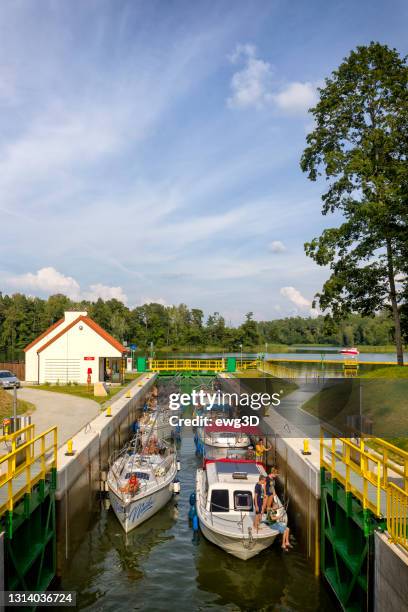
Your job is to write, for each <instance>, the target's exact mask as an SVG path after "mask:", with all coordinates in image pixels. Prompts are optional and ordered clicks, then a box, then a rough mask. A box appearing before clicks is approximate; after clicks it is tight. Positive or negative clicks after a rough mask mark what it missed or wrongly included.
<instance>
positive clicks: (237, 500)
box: [234, 491, 253, 512]
mask: <svg viewBox="0 0 408 612" xmlns="http://www.w3.org/2000/svg"><path fill="white" fill-rule="evenodd" d="M234 508H235V510H246V511H247V512H252V510H253V504H252V493H251V491H234Z"/></svg>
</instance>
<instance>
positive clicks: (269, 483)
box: [265, 465, 279, 512]
mask: <svg viewBox="0 0 408 612" xmlns="http://www.w3.org/2000/svg"><path fill="white" fill-rule="evenodd" d="M278 474H279V472H278V468H277V467H276V465H273V466H272V467H271V469H270V472H269V475H268V476H267V477H266V486H265V492H266V512H269V510H270V509H271V508H273V503H274V497H275V494H276V491H275V478H276V476H277V475H278Z"/></svg>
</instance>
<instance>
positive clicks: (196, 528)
mask: <svg viewBox="0 0 408 612" xmlns="http://www.w3.org/2000/svg"><path fill="white" fill-rule="evenodd" d="M193 531H198V516H197V515H196V514H195V515H194V516H193Z"/></svg>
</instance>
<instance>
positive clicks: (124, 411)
mask: <svg viewBox="0 0 408 612" xmlns="http://www.w3.org/2000/svg"><path fill="white" fill-rule="evenodd" d="M156 378H157V375H156V374H146V375H144V376H142V377H141V378H139V379H138V380H137V381H135V383H133V385H132V386H131V387H130V394H131V397H130V398H126V397H125V396H124V395H122V396H121V397H120V398H118V399H116V400H114V401H113V402H112V403H111V408H112V416H111V417H107V416H106V414H105V413H102V414H101V415H99V416H97V417H96V418H95V419H93V421H91V422H90V423H89V425H87V426H86V427H85V428H83V429H82V430H81V431H80V432H79V433H78V434H76V436H74V438H73V448H74V451H75V454H74V455H73V456H72V457H69V456H66V454H65V452H66V447H62V448H61V449H59V451H58V476H57V478H58V479H57V483H58V484H57V491H56V501H57V506H56V509H57V573H58V575H61V573H62V571H63V569H64V567H66V565H67V564H69V560H70V559H71V557H72V554H73V552H74V551H75V550H76V549H77V547H78V546H79V544H80V543H81V541H82V539H83V536H84V534H85V533H86V532H87V531H88V528H89V526H90V524H91V522H92V519H93V517H94V515H95V513H96V512H97V509H98V494H99V492H100V484H101V473H102V472H103V471H105V472H106V471H107V468H108V460H109V457H110V456H111V454H112V453H113V452H114V451H115V450H119V449H120V448H121V447H122V446H123V445H124V444H125V443H126V441H127V440H128V439H129V437H130V432H131V425H132V423H133V422H134V421H135V419H136V418H137V416H139V415H140V414H141V411H142V408H143V404H144V402H145V397H146V395H147V394H148V393H149V391H150V390H151V388H152V386H153V385H154V382H155V379H156Z"/></svg>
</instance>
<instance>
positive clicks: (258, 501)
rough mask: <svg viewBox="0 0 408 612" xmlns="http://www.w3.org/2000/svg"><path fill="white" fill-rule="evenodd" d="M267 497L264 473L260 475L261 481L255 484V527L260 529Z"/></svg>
mask: <svg viewBox="0 0 408 612" xmlns="http://www.w3.org/2000/svg"><path fill="white" fill-rule="evenodd" d="M264 499H265V476H262V474H261V475H260V476H259V481H258V482H257V483H256V485H255V495H254V501H255V519H254V527H255V529H256V530H257V531H258V529H259V523H260V522H261V518H262V512H263V506H264Z"/></svg>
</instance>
